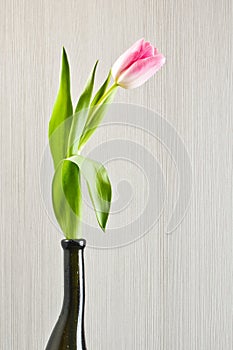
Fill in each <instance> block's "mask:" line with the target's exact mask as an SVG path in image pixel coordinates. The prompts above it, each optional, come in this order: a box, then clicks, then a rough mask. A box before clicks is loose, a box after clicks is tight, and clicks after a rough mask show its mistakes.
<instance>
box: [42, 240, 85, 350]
mask: <svg viewBox="0 0 233 350" xmlns="http://www.w3.org/2000/svg"><path fill="white" fill-rule="evenodd" d="M61 245H62V248H63V249H64V300H63V305H62V310H61V314H60V316H59V319H58V321H57V323H56V325H55V327H54V329H53V332H52V334H51V337H50V339H49V341H48V344H47V347H46V350H67V349H69V350H87V347H86V342H85V332H84V304H85V276H84V256H83V251H84V248H85V246H86V241H85V240H84V239H78V240H66V239H64V240H62V242H61Z"/></svg>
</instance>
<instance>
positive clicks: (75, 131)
mask: <svg viewBox="0 0 233 350" xmlns="http://www.w3.org/2000/svg"><path fill="white" fill-rule="evenodd" d="M97 65H98V61H96V63H95V65H94V68H93V70H92V72H91V74H90V77H89V78H88V81H87V83H86V85H85V88H84V91H83V92H82V94H81V96H80V98H79V100H78V103H77V106H76V108H75V118H73V120H72V126H71V130H70V136H69V142H68V150H67V151H68V152H67V153H68V155H69V156H70V155H72V154H76V153H77V151H78V144H79V139H80V137H81V134H82V131H83V128H84V125H85V123H86V119H87V116H88V109H89V107H90V102H91V97H92V92H93V86H94V81H95V73H96V68H97Z"/></svg>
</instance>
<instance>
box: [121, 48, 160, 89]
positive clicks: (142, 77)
mask: <svg viewBox="0 0 233 350" xmlns="http://www.w3.org/2000/svg"><path fill="white" fill-rule="evenodd" d="M164 63H165V57H164V56H163V55H162V54H157V55H156V56H153V57H148V58H144V59H141V60H138V61H137V62H135V63H133V65H132V66H130V67H129V68H128V69H127V70H126V71H124V72H123V73H122V74H121V75H120V77H119V79H118V81H117V83H118V84H119V85H120V86H121V87H123V88H125V89H133V88H136V87H138V86H140V85H142V84H144V83H145V82H146V81H147V80H148V79H150V78H151V77H152V76H153V75H154V74H155V73H156V72H157V71H158V70H159V69H160V68H161V67H162V66H163V64H164Z"/></svg>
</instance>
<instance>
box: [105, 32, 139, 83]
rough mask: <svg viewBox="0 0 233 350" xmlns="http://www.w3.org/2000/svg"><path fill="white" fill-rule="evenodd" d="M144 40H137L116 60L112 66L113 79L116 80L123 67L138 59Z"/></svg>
mask: <svg viewBox="0 0 233 350" xmlns="http://www.w3.org/2000/svg"><path fill="white" fill-rule="evenodd" d="M144 42H145V40H144V39H143V38H142V39H140V40H138V41H137V42H136V43H135V44H134V45H132V46H131V47H130V48H129V49H128V50H126V51H125V52H124V53H123V54H122V55H121V56H120V57H119V58H118V59H117V60H116V62H115V63H114V64H113V66H112V77H113V79H114V80H117V78H118V77H119V75H120V74H121V73H122V72H123V71H124V70H125V69H127V68H128V67H129V66H131V65H132V64H133V63H134V62H136V61H137V60H138V59H139V57H140V54H141V48H142V45H143V43H144Z"/></svg>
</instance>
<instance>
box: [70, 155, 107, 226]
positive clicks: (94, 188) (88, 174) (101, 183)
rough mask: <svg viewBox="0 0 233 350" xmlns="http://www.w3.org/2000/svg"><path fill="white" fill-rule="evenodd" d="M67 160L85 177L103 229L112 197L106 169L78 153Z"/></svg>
mask: <svg viewBox="0 0 233 350" xmlns="http://www.w3.org/2000/svg"><path fill="white" fill-rule="evenodd" d="M67 160H69V161H71V162H73V163H74V164H76V165H77V166H78V167H79V169H80V172H81V174H82V176H83V177H84V178H85V180H86V183H87V187H88V191H89V195H90V198H91V201H92V204H93V207H94V210H95V214H96V218H97V220H98V223H99V225H100V227H101V228H102V230H103V231H105V228H106V224H107V220H108V215H109V211H110V206H111V197H112V189H111V183H110V180H109V177H108V174H107V171H106V169H105V168H104V166H103V165H102V164H100V163H98V162H96V161H93V160H91V159H88V158H85V157H82V156H80V155H78V156H72V157H70V158H67Z"/></svg>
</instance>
